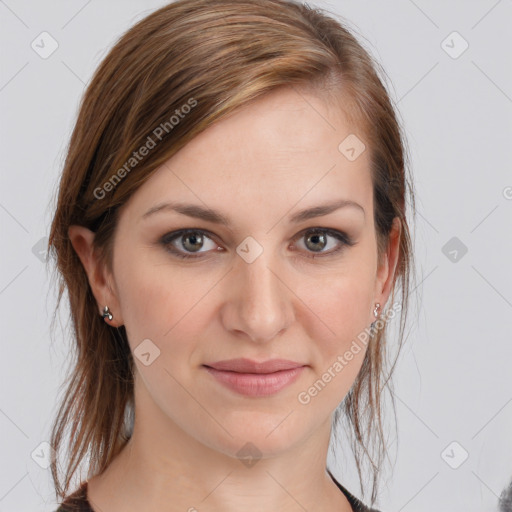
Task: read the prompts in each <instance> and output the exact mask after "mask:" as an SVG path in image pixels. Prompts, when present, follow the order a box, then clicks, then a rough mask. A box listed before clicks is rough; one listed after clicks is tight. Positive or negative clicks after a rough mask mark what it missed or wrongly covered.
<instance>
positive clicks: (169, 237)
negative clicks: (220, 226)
mask: <svg viewBox="0 0 512 512" xmlns="http://www.w3.org/2000/svg"><path fill="white" fill-rule="evenodd" d="M194 233H200V234H202V235H206V236H207V238H209V239H210V240H212V241H213V238H212V236H211V235H212V234H211V233H210V232H209V231H205V230H204V229H193V228H191V229H181V230H179V231H173V232H171V233H167V234H165V235H164V236H163V237H162V238H161V239H160V243H161V244H162V245H163V246H164V248H165V249H166V250H167V251H168V252H170V253H171V254H173V255H174V256H176V257H178V258H180V259H183V260H186V259H199V258H202V256H201V255H202V254H206V252H204V253H198V254H199V255H198V256H193V255H191V254H187V253H182V252H180V251H179V250H177V249H176V248H175V247H174V246H173V245H172V242H173V241H174V240H175V239H177V238H179V237H180V236H184V235H187V234H194ZM310 233H313V234H317V233H323V234H327V235H329V236H332V237H333V238H336V239H337V240H338V241H340V242H341V245H340V246H339V247H338V248H337V249H334V250H331V251H330V252H327V253H316V254H314V253H313V254H312V255H311V256H306V257H307V258H311V259H314V258H319V257H320V258H323V257H327V256H334V255H335V254H337V253H339V252H340V251H342V250H343V249H344V247H345V246H349V247H352V246H353V245H355V242H354V241H353V240H352V239H351V238H350V237H349V236H348V235H347V234H346V233H343V232H342V231H337V230H335V229H330V228H320V227H314V228H308V229H307V230H305V231H302V232H301V233H299V234H298V235H297V236H296V237H295V238H294V240H293V241H294V242H295V241H297V240H300V239H301V238H302V237H304V236H305V235H307V234H310ZM207 252H209V251H207Z"/></svg>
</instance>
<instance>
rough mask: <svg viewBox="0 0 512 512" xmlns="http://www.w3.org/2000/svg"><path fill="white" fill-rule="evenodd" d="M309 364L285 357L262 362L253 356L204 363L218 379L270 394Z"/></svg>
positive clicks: (247, 392)
mask: <svg viewBox="0 0 512 512" xmlns="http://www.w3.org/2000/svg"><path fill="white" fill-rule="evenodd" d="M306 367H307V365H305V364H302V363H297V362H295V361H289V360H285V359H271V360H268V361H264V362H261V363H258V362H256V361H251V360H250V359H231V360H226V361H218V362H216V363H209V364H205V365H203V368H205V370H206V371H207V372H208V373H209V374H210V375H211V376H212V377H214V379H215V380H216V381H217V382H219V383H220V384H222V385H223V386H225V387H227V388H229V389H230V390H231V391H234V392H236V393H238V394H241V395H245V396H252V397H263V396H270V395H274V394H276V393H278V392H279V391H281V390H282V389H284V388H285V387H287V386H289V385H290V384H292V383H293V382H294V381H295V380H297V379H298V377H299V376H300V375H301V373H302V372H303V371H304V369H305V368H306Z"/></svg>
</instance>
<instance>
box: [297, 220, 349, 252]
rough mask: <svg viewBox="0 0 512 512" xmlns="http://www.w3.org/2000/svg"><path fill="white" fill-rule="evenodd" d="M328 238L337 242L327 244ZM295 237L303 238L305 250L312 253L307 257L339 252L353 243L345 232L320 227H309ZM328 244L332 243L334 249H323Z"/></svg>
mask: <svg viewBox="0 0 512 512" xmlns="http://www.w3.org/2000/svg"><path fill="white" fill-rule="evenodd" d="M329 238H333V239H335V240H337V242H338V243H336V242H334V243H331V244H329ZM297 239H298V240H305V243H304V246H305V247H306V252H312V253H313V254H311V255H307V256H306V257H309V258H318V257H324V256H332V255H334V254H336V253H338V252H340V251H341V250H342V249H343V248H344V246H346V245H347V246H350V247H351V246H353V245H355V242H354V241H353V240H352V239H351V238H350V237H349V236H348V235H347V234H346V233H343V232H342V231H337V230H335V229H329V228H321V227H318V228H309V229H308V230H307V231H303V232H302V233H300V234H299V235H298V236H297V237H296V238H295V240H297ZM329 245H330V246H331V247H332V246H333V245H334V249H331V250H327V251H326V250H324V249H325V248H326V247H329Z"/></svg>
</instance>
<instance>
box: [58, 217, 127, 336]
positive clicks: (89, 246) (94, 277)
mask: <svg viewBox="0 0 512 512" xmlns="http://www.w3.org/2000/svg"><path fill="white" fill-rule="evenodd" d="M68 236H69V239H70V240H71V244H72V245H73V249H74V250H75V252H76V253H77V255H78V257H79V258H80V261H81V262H82V265H83V267H84V269H85V272H86V274H87V278H88V280H89V285H90V287H91V290H92V293H93V295H94V297H95V299H96V302H97V307H98V313H99V314H100V315H101V314H102V313H103V308H104V307H105V306H108V308H109V310H110V312H111V314H112V315H113V318H112V320H109V319H108V317H107V318H106V319H105V322H107V323H108V324H109V325H111V326H112V327H119V326H121V325H123V318H122V315H121V308H120V305H119V298H118V293H117V291H116V288H115V284H114V279H113V276H112V275H111V274H110V273H109V272H108V271H107V269H106V267H105V265H103V264H102V263H101V262H100V260H99V258H98V255H97V253H96V252H95V251H94V247H93V242H94V236H95V234H94V233H93V232H92V231H91V230H90V229H87V228H86V227H84V226H70V227H69V229H68Z"/></svg>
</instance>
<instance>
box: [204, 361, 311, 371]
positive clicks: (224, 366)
mask: <svg viewBox="0 0 512 512" xmlns="http://www.w3.org/2000/svg"><path fill="white" fill-rule="evenodd" d="M204 366H209V367H210V368H214V369H215V370H224V371H231V372H237V373H274V372H278V371H281V370H290V369H292V368H299V367H301V366H306V365H304V364H302V363H297V362H295V361H289V360H287V359H269V360H267V361H263V362H261V363H258V362H256V361H252V360H251V359H244V358H241V359H226V360H224V361H217V362H215V363H208V364H205V365H204Z"/></svg>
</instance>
